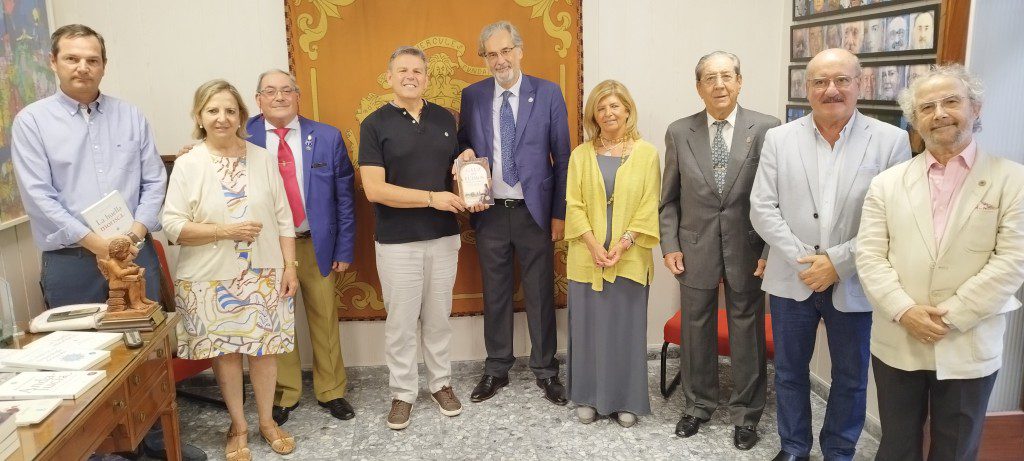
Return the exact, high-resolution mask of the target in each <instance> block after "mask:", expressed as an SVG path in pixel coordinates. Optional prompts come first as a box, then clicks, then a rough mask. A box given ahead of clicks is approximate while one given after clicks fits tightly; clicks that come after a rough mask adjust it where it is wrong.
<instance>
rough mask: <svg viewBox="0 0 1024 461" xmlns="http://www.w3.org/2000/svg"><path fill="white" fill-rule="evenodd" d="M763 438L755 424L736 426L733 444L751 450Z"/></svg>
mask: <svg viewBox="0 0 1024 461" xmlns="http://www.w3.org/2000/svg"><path fill="white" fill-rule="evenodd" d="M758 440H761V438H760V437H758V436H757V429H755V428H754V426H736V429H734V430H733V433H732V444H733V445H735V446H736V448H739V449H740V450H749V449H751V448H754V445H757V441H758Z"/></svg>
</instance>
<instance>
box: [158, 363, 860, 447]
mask: <svg viewBox="0 0 1024 461" xmlns="http://www.w3.org/2000/svg"><path fill="white" fill-rule="evenodd" d="M669 363H670V365H669V373H674V372H675V370H676V364H677V363H678V361H677V360H669ZM420 368H421V369H420V376H421V386H423V384H422V381H423V379H424V378H423V376H424V374H425V373H424V371H423V368H422V365H421V367H420ZM563 368H564V367H563ZM720 368H721V374H722V382H723V383H724V389H723V390H724V392H723V395H728V392H729V389H731V382H730V380H729V378H728V377H729V366H728V361H727V360H724V359H723V362H722V366H721V367H720ZM648 369H649V370H650V374H649V376H650V380H649V381H650V391H651V409H652V411H653V414H652V415H651V416H646V417H641V418H640V420H639V422H638V423H637V424H636V425H635V426H633V427H631V428H623V427H620V426H619V425H618V424H617V423H616V422H615V421H613V420H609V419H607V418H602V419H599V420H598V421H596V422H594V423H593V424H589V425H583V424H580V423H579V422H578V421H577V420H576V416H575V411H574V410H573V405H572V403H570V404H569V405H567V406H565V407H559V406H555V405H552V404H551V403H549V402H548V401H546V400H544V399H543V398H542V396H541V390H540V389H539V388H538V387H537V385H536V383H535V381H534V378H533V374H532V373H531V372H530V370H529V368H528V367H527V366H526V365H525V363H524V362H523V361H520V362H519V363H517V364H516V366H515V367H514V368H513V369H512V372H511V374H510V379H511V384H510V385H509V386H508V387H506V388H503V389H501V390H500V391H499V392H498V394H497V395H496V396H495V397H494V398H492V399H491V400H488V401H486V402H483V403H477V404H474V403H471V402H469V393H470V392H471V391H472V388H473V386H474V385H475V384H476V382H477V380H478V379H479V373H480V371H481V370H482V363H481V362H461V363H456V364H453V379H452V386H453V387H454V388H455V391H456V393H457V394H458V396H459V398H460V399H461V400H462V402H463V412H462V414H461V415H460V416H457V417H454V418H448V417H445V416H443V415H441V414H440V413H439V412H438V410H437V406H436V404H434V402H433V401H432V400H431V399H430V395H429V394H428V393H427V391H426V390H421V391H420V395H419V399H418V400H417V401H416V404H415V406H414V407H413V412H412V423H411V425H410V426H409V427H408V428H407V429H405V430H402V431H393V430H390V429H388V428H387V426H386V425H385V424H384V420H385V417H386V413H387V412H388V410H389V409H390V403H391V400H390V398H389V396H388V373H387V368H385V367H383V366H380V367H350V368H349V369H348V376H349V382H348V389H349V391H348V394H347V395H346V398H347V399H348V401H349V402H351V403H352V405H353V406H354V407H355V409H356V417H355V419H352V420H350V421H339V420H337V419H334V418H332V417H331V416H330V415H329V414H328V413H327V412H326V410H324V409H323V408H320V407H319V406H318V405H317V404H316V401H315V399H314V397H313V394H312V383H311V382H310V378H309V376H308V374H307V376H306V379H305V384H306V391H305V393H304V395H303V398H302V401H301V402H300V405H299V407H298V408H297V409H296V410H295V411H293V412H292V414H291V417H290V419H289V420H288V423H287V424H285V426H284V427H285V428H286V429H288V430H289V431H291V432H292V434H294V435H295V439H296V442H297V445H298V447H297V449H296V450H295V452H294V453H292V454H291V455H288V456H283V457H282V456H279V455H277V454H275V453H273V452H272V451H271V450H270V447H269V446H268V445H267V444H266V443H265V442H264V441H263V440H262V439H261V438H259V435H258V433H256V432H255V431H250V435H249V447H250V449H251V450H252V454H253V459H257V460H263V459H280V458H284V459H296V460H321V459H323V460H326V459H387V460H398V459H474V460H475V459H515V460H528V459H545V460H549V459H550V460H563V459H566V460H571V459H630V460H633V459H645V460H646V459H659V460H660V459H665V460H668V459H671V460H680V459H694V460H770V459H772V457H774V456H775V454H776V453H777V452H778V450H779V440H778V436H777V435H776V432H775V431H776V425H775V395H774V392H773V386H771V385H769V397H768V408H767V409H766V411H765V414H764V416H763V417H762V419H761V424H760V426H759V427H758V433H759V434H760V435H761V437H762V440H761V442H759V443H758V444H757V446H756V447H754V449H753V450H750V451H746V452H744V451H739V450H736V449H735V448H734V447H733V445H732V431H733V427H732V425H731V424H730V423H729V421H728V415H727V414H726V412H725V410H722V409H720V410H719V411H717V412H716V413H715V414H714V417H713V419H712V420H711V422H710V423H708V424H705V425H703V426H702V427H701V429H700V432H699V433H698V434H697V435H695V436H693V437H690V438H688V439H681V438H678V437H676V436H675V434H674V433H673V431H674V428H675V423H676V421H677V420H678V419H679V416H680V413H679V409H680V407H681V405H682V393H681V392H680V391H679V390H677V391H676V392H675V393H674V394H672V396H671V397H670V398H668V399H664V398H662V396H661V393H660V392H659V390H658V379H659V378H658V377H659V362H658V360H657V359H656V358H652V360H650V361H649V362H648ZM563 373H564V371H563ZM769 375H770V376H769V383H771V379H772V378H773V376H772V375H771V371H769ZM563 382H564V377H563ZM182 384H183V386H182V389H187V390H189V391H193V392H197V393H200V394H204V395H210V396H214V397H219V393H218V391H217V388H216V383H215V382H214V380H213V377H212V375H200V376H197V377H195V378H192V379H190V380H188V381H186V382H184V383H182ZM246 392H247V394H248V397H247V401H246V414H247V415H251V417H250V421H249V424H250V425H251V427H255V425H256V424H255V423H256V417H255V414H256V408H255V402H254V401H253V399H252V388H251V387H250V386H249V385H248V384H246ZM811 403H812V409H813V413H814V428H815V429H814V430H815V434H817V431H818V430H820V428H821V424H822V417H823V414H824V409H825V402H824V401H823V400H822V399H820V398H818V397H817V396H812V399H811ZM178 404H179V411H180V417H181V432H182V437H183V438H184V439H185V440H186V441H188V442H190V443H192V444H194V445H196V446H198V447H201V448H203V449H204V450H206V451H207V453H209V454H210V459H223V457H224V438H225V433H226V431H227V426H228V423H229V421H228V417H227V413H226V411H225V410H223V409H220V408H217V407H215V406H211V405H209V404H205V403H198V402H195V401H192V400H189V399H185V398H179V399H178ZM877 448H878V442H877V440H875V439H874V438H873V437H872V436H870V435H869V434H867V433H866V432H865V433H864V434H862V436H861V438H860V443H859V444H858V453H857V459H872V458H873V457H874V453H875V451H876V450H877ZM812 459H821V453H820V451H818V447H815V452H814V453H812Z"/></svg>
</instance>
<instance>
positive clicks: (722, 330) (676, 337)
mask: <svg viewBox="0 0 1024 461" xmlns="http://www.w3.org/2000/svg"><path fill="white" fill-rule="evenodd" d="M764 330H765V343H766V344H767V352H768V358H769V359H771V358H774V357H775V340H774V338H773V336H772V316H771V315H765V316H764ZM681 340H682V312H676V315H673V316H672V318H670V319H668V321H667V322H665V343H664V344H662V346H661V395H662V396H663V397H665V398H668V396H670V395H672V392H674V391H675V390H676V386H679V380H680V379H681V375H680V373H679V372H677V373H676V376H675V377H674V378H672V382H671V383H669V384H668V385H667V386H666V385H665V379H666V376H665V373H666V370H665V369H666V365H665V361H666V358H667V355H668V345H669V344H676V345H679V343H680V341H681ZM718 355H726V356H727V355H729V321H728V319H726V311H725V309H718Z"/></svg>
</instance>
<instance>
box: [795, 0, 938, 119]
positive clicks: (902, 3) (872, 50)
mask: <svg viewBox="0 0 1024 461" xmlns="http://www.w3.org/2000/svg"><path fill="white" fill-rule="evenodd" d="M792 1H793V10H792V13H793V24H792V26H790V48H789V57H790V66H789V69H788V75H787V78H788V83H789V90H788V96H789V97H788V99H789V101H790V104H789V105H787V106H786V119H787V121H788V120H794V119H796V118H799V117H802V116H804V115H806V114H807V113H809V112H810V110H811V108H810V105H809V104H808V103H809V101H808V99H807V97H808V94H807V92H808V85H807V78H808V76H807V71H806V67H807V62H808V61H810V60H811V58H812V57H814V56H815V55H816V54H818V53H819V52H821V51H822V50H825V49H828V48H845V49H847V50H849V51H850V52H851V53H854V54H856V55H857V57H858V58H860V62H861V69H862V72H861V74H860V75H859V76H858V82H857V83H858V87H859V88H860V95H859V97H858V109H859V110H860V111H861V113H863V114H864V115H867V116H870V117H873V118H877V119H879V120H882V121H885V122H887V123H891V124H893V125H896V126H899V127H901V128H904V129H908V130H910V127H909V124H908V121H907V120H905V119H904V117H903V114H902V113H901V112H900V110H899V108H898V107H897V106H898V103H897V98H898V97H899V94H900V92H901V91H903V89H905V88H907V87H908V86H909V85H910V83H911V82H913V81H914V79H916V78H917V77H918V76H919V75H921V74H922V73H924V72H925V71H927V70H928V68H929V66H931V65H934V64H935V63H936V56H937V54H938V45H939V25H940V23H941V22H940V14H941V12H942V6H941V3H942V0H792ZM911 131H912V130H911ZM912 137H913V136H912Z"/></svg>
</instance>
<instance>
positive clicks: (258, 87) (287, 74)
mask: <svg viewBox="0 0 1024 461" xmlns="http://www.w3.org/2000/svg"><path fill="white" fill-rule="evenodd" d="M270 74H281V75H284V76H285V77H288V80H291V82H292V87H294V88H295V92H296V93H298V92H299V82H298V81H297V80H295V76H294V75H292V73H291V72H285V71H283V70H281V69H270V70H267V71H266V72H263V73H262V74H260V78H258V79H256V92H257V93H259V92H260V90H261V89H262V86H263V78H264V77H266V76H268V75H270Z"/></svg>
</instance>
